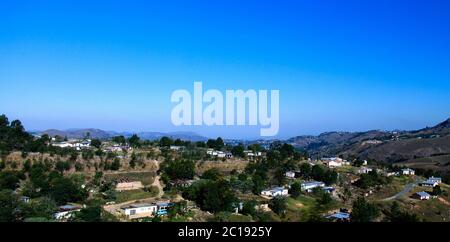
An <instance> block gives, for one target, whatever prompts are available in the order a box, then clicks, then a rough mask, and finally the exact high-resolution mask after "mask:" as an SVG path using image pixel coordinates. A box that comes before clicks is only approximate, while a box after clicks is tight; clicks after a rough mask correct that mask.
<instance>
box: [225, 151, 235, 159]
mask: <svg viewBox="0 0 450 242" xmlns="http://www.w3.org/2000/svg"><path fill="white" fill-rule="evenodd" d="M225 157H226V158H227V159H231V158H233V154H232V153H231V152H227V153H225Z"/></svg>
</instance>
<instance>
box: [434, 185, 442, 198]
mask: <svg viewBox="0 0 450 242" xmlns="http://www.w3.org/2000/svg"><path fill="white" fill-rule="evenodd" d="M432 193H433V195H435V196H439V195H441V194H442V189H441V186H435V187H433V192H432Z"/></svg>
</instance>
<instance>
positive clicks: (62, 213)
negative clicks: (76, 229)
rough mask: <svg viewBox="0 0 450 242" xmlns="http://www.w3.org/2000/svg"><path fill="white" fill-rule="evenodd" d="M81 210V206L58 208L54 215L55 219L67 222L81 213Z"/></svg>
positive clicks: (68, 205)
mask: <svg viewBox="0 0 450 242" xmlns="http://www.w3.org/2000/svg"><path fill="white" fill-rule="evenodd" d="M80 210H81V207H80V206H75V205H70V204H67V205H63V206H60V207H58V212H56V213H54V214H53V217H54V218H55V219H56V220H67V219H69V218H71V217H72V216H73V215H74V213H76V212H79V211H80Z"/></svg>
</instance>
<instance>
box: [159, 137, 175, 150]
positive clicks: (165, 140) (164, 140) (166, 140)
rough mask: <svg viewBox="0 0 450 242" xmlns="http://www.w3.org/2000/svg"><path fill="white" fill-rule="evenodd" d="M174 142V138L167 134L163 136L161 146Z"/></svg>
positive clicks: (160, 141) (167, 145)
mask: <svg viewBox="0 0 450 242" xmlns="http://www.w3.org/2000/svg"><path fill="white" fill-rule="evenodd" d="M172 144H173V140H172V139H171V138H169V137H166V136H164V137H162V138H161V139H160V140H159V146H160V147H169V146H171V145H172Z"/></svg>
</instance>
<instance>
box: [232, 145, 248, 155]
mask: <svg viewBox="0 0 450 242" xmlns="http://www.w3.org/2000/svg"><path fill="white" fill-rule="evenodd" d="M244 150H245V148H244V146H243V145H242V144H239V145H236V146H233V148H231V154H233V155H234V156H236V157H244V156H245V153H244Z"/></svg>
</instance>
